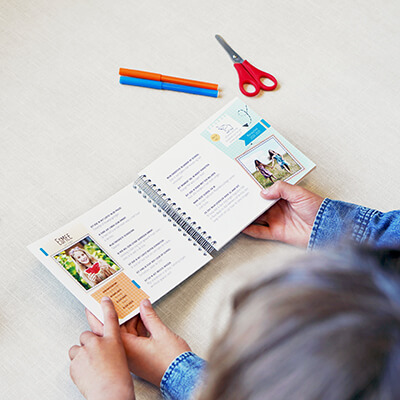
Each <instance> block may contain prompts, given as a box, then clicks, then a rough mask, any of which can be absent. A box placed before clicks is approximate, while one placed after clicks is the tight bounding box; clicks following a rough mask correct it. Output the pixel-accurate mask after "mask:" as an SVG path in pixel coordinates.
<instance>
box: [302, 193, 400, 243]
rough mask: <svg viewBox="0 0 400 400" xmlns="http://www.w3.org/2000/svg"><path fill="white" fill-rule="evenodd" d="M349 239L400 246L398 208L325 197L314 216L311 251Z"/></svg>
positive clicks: (356, 241) (358, 241)
mask: <svg viewBox="0 0 400 400" xmlns="http://www.w3.org/2000/svg"><path fill="white" fill-rule="evenodd" d="M345 240H351V241H353V242H355V243H360V244H367V245H369V246H372V247H375V248H396V247H397V248H399V247H400V210H396V211H390V212H387V213H383V212H381V211H378V210H373V209H371V208H367V207H363V206H359V205H356V204H351V203H345V202H342V201H337V200H330V199H325V200H324V201H323V202H322V204H321V207H320V208H319V210H318V213H317V216H316V217H315V221H314V225H313V228H312V232H311V235H310V240H309V242H308V249H309V250H314V249H319V248H322V247H327V246H335V245H337V244H338V243H343V242H344V241H345Z"/></svg>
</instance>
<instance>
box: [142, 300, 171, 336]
mask: <svg viewBox="0 0 400 400" xmlns="http://www.w3.org/2000/svg"><path fill="white" fill-rule="evenodd" d="M140 318H141V320H142V322H143V325H144V327H145V328H146V329H147V330H148V331H149V332H150V334H151V335H153V336H156V335H157V333H158V331H159V330H160V329H164V328H165V325H164V324H163V323H162V321H161V320H160V318H159V317H158V315H157V314H156V312H155V311H154V309H153V306H152V305H151V303H150V301H149V299H145V300H142V302H141V303H140Z"/></svg>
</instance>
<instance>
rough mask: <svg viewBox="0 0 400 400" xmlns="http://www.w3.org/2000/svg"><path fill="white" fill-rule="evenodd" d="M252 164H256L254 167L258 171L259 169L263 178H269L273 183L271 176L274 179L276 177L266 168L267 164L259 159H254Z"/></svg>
mask: <svg viewBox="0 0 400 400" xmlns="http://www.w3.org/2000/svg"><path fill="white" fill-rule="evenodd" d="M254 164H255V166H256V169H257V170H258V171H260V174H261V175H262V176H263V177H264V178H265V179H269V180H270V181H271V182H272V183H274V181H273V180H272V178H274V179H275V180H276V179H277V178H276V177H275V176H274V175H273V173H272V172H270V171H269V170H268V169H267V168H268V166H267V165H265V164H263V163H262V162H261V161H259V160H254Z"/></svg>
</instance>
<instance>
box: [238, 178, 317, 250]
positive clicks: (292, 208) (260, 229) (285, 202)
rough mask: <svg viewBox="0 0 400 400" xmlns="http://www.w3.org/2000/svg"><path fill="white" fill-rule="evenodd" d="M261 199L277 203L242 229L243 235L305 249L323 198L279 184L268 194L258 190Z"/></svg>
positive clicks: (284, 183)
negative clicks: (274, 200)
mask: <svg viewBox="0 0 400 400" xmlns="http://www.w3.org/2000/svg"><path fill="white" fill-rule="evenodd" d="M261 196H262V197H263V198H264V199H267V200H273V199H279V198H280V199H281V200H279V201H278V202H277V203H276V204H274V205H273V206H272V207H271V208H270V209H269V210H267V211H266V212H265V213H264V214H263V215H261V216H260V217H258V218H257V219H256V220H255V221H254V222H253V223H252V224H251V225H249V226H248V227H247V228H245V229H244V230H243V233H245V234H246V235H249V236H252V237H255V238H257V239H268V240H279V241H281V242H284V243H288V244H292V245H294V246H300V247H307V244H308V240H309V238H310V234H311V230H312V227H313V223H314V220H315V216H316V215H317V212H318V210H319V207H320V205H321V203H322V201H323V198H322V197H321V196H318V195H316V194H314V193H312V192H310V191H308V190H306V189H303V188H302V187H300V186H293V185H290V184H288V183H286V182H281V181H279V182H276V183H274V184H273V185H272V186H271V187H270V188H269V190H268V191H262V192H261Z"/></svg>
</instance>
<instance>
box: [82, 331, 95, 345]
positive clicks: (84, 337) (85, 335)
mask: <svg viewBox="0 0 400 400" xmlns="http://www.w3.org/2000/svg"><path fill="white" fill-rule="evenodd" d="M93 336H96V335H95V334H94V333H93V332H90V331H85V332H83V333H82V334H81V336H80V337H79V341H80V342H81V346H84V345H85V344H87V342H88V341H89V340H90V339H91V338H93Z"/></svg>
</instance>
